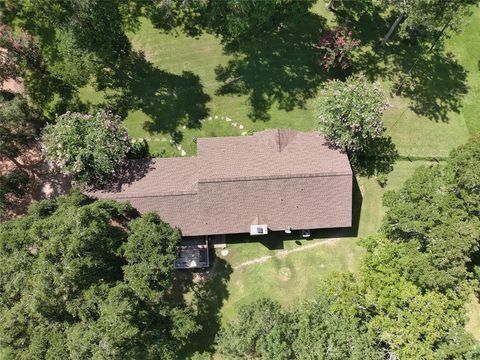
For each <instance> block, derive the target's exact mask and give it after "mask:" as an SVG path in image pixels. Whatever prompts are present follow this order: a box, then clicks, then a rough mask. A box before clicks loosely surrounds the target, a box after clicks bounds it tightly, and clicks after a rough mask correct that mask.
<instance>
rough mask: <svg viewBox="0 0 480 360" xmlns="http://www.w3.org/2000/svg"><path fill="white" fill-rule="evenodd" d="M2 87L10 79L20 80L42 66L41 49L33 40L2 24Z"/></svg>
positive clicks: (0, 26) (0, 59)
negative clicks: (29, 70) (27, 73)
mask: <svg viewBox="0 0 480 360" xmlns="http://www.w3.org/2000/svg"><path fill="white" fill-rule="evenodd" d="M0 64H1V65H2V66H0V85H1V84H2V83H3V82H4V81H6V80H9V79H14V80H18V79H19V78H21V77H23V76H24V75H25V72H26V71H27V70H28V69H33V68H38V67H39V66H40V49H39V48H38V46H37V44H36V43H35V41H34V40H33V38H32V37H31V36H30V35H28V34H26V33H24V32H20V34H16V33H15V32H14V30H13V29H12V28H11V27H9V26H7V25H4V24H0Z"/></svg>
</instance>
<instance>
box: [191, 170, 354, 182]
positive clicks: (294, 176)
mask: <svg viewBox="0 0 480 360" xmlns="http://www.w3.org/2000/svg"><path fill="white" fill-rule="evenodd" d="M328 176H352V172H346V171H340V172H335V171H332V172H325V173H304V174H281V175H264V176H262V175H259V176H242V177H228V178H211V179H198V183H217V182H232V181H251V180H279V179H298V178H312V177H328Z"/></svg>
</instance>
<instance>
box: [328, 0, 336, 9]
mask: <svg viewBox="0 0 480 360" xmlns="http://www.w3.org/2000/svg"><path fill="white" fill-rule="evenodd" d="M334 2H335V0H330V1H329V2H328V4H327V6H326V8H327V9H328V10H332V11H333V10H334V8H333V3H334Z"/></svg>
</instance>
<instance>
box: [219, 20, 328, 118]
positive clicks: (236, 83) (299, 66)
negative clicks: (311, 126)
mask: <svg viewBox="0 0 480 360" xmlns="http://www.w3.org/2000/svg"><path fill="white" fill-rule="evenodd" d="M299 19H301V20H300V21H299ZM325 24H326V21H325V19H324V18H323V17H321V16H318V15H316V14H313V13H311V12H308V11H306V12H305V16H303V17H298V16H292V17H291V19H288V20H286V21H285V22H282V23H281V25H280V26H278V27H273V28H272V29H271V30H266V31H264V32H262V33H261V34H258V36H256V37H254V38H252V39H249V40H246V41H243V42H241V43H235V44H226V45H225V47H224V51H225V53H227V54H229V55H232V56H233V59H232V60H230V61H229V62H228V63H227V64H226V65H219V66H217V68H216V69H215V73H216V77H217V80H218V81H220V82H222V85H221V86H220V88H218V89H217V92H216V93H217V95H247V96H248V102H249V105H250V112H249V114H248V116H249V117H250V118H251V119H252V120H268V119H269V118H270V116H269V114H268V111H269V109H270V108H271V107H272V105H273V104H274V103H277V104H278V108H279V109H283V110H286V111H291V110H293V109H294V108H303V107H304V106H305V103H306V101H307V99H310V98H312V97H314V96H315V95H316V93H317V89H318V87H319V85H320V84H321V83H322V81H324V80H325V79H326V78H327V77H328V76H331V74H327V73H326V72H324V71H323V69H322V68H321V67H320V66H319V65H318V64H317V62H316V58H317V56H318V53H317V51H318V50H317V49H315V47H314V45H315V44H316V42H317V41H318V40H319V38H320V36H321V34H322V29H324V28H325Z"/></svg>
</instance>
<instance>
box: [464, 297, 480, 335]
mask: <svg viewBox="0 0 480 360" xmlns="http://www.w3.org/2000/svg"><path fill="white" fill-rule="evenodd" d="M466 311H467V316H468V322H467V325H466V326H465V328H466V329H467V331H468V332H469V333H470V334H471V335H472V336H473V338H474V339H475V340H477V341H479V342H480V303H479V302H478V298H477V297H476V296H475V295H474V294H472V296H471V300H470V302H469V303H467V305H466Z"/></svg>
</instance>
